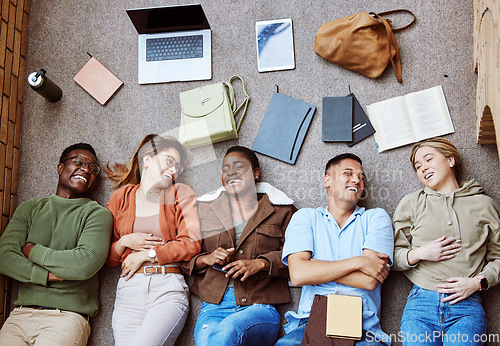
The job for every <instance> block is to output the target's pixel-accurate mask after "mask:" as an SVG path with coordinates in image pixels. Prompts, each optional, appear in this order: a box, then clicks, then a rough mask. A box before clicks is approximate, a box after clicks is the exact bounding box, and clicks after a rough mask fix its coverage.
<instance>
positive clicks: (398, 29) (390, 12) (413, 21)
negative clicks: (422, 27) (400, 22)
mask: <svg viewBox="0 0 500 346" xmlns="http://www.w3.org/2000/svg"><path fill="white" fill-rule="evenodd" d="M395 13H408V14H410V15H411V16H412V17H413V19H412V21H411V22H410V23H409V24H407V25H405V26H403V27H401V28H396V29H394V28H393V29H392V32H400V31H403V30H405V29H408V28H409V27H410V26H412V25H413V24H415V20H416V19H417V17H415V15H414V14H413V12H412V11H409V10H403V9H399V10H392V11H387V12H380V13H378V15H379V16H381V17H382V16H387V15H390V14H395Z"/></svg>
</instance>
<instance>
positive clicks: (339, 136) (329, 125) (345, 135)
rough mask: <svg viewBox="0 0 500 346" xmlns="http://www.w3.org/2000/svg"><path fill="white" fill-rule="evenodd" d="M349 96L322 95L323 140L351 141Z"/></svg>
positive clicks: (350, 101)
mask: <svg viewBox="0 0 500 346" xmlns="http://www.w3.org/2000/svg"><path fill="white" fill-rule="evenodd" d="M352 105H353V99H352V98H351V97H323V123H322V135H321V139H322V140H323V142H350V141H352Z"/></svg>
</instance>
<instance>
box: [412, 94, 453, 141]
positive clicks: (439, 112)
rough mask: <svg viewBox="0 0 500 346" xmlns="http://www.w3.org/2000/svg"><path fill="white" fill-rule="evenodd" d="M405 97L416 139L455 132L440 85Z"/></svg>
mask: <svg viewBox="0 0 500 346" xmlns="http://www.w3.org/2000/svg"><path fill="white" fill-rule="evenodd" d="M405 98H406V103H407V106H408V111H409V113H410V118H411V122H412V125H413V131H414V132H415V137H416V140H417V141H420V140H423V139H427V138H432V137H436V136H442V135H445V134H448V133H452V132H455V130H454V129H453V124H452V122H451V117H450V112H449V111H448V106H447V104H446V100H445V98H444V93H443V88H442V87H441V85H438V86H435V87H433V88H430V89H426V90H422V91H418V92H414V93H411V94H408V95H406V96H405Z"/></svg>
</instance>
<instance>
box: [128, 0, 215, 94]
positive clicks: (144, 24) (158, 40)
mask: <svg viewBox="0 0 500 346" xmlns="http://www.w3.org/2000/svg"><path fill="white" fill-rule="evenodd" d="M127 14H128V16H129V17H130V20H131V21H132V23H133V24H134V26H135V28H136V30H137V32H138V33H139V84H150V83H164V82H175V81H190V80H206V79H211V78H212V47H211V30H210V25H209V24H208V20H207V17H206V16H205V13H204V12H203V9H202V8H201V5H199V4H197V5H179V6H167V7H154V8H140V9H130V10H127Z"/></svg>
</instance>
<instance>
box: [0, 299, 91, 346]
mask: <svg viewBox="0 0 500 346" xmlns="http://www.w3.org/2000/svg"><path fill="white" fill-rule="evenodd" d="M89 335H90V324H89V322H88V321H87V320H86V319H85V318H83V316H81V315H79V314H77V313H75V312H71V311H63V310H38V309H32V308H25V307H19V308H15V309H14V310H13V311H12V312H11V313H10V316H9V318H7V320H6V321H5V323H4V324H3V326H2V329H1V330H0V345H9V346H26V345H34V344H35V343H36V346H65V345H77V346H85V345H87V340H88V338H89Z"/></svg>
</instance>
